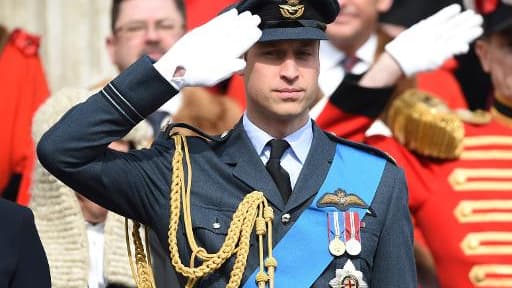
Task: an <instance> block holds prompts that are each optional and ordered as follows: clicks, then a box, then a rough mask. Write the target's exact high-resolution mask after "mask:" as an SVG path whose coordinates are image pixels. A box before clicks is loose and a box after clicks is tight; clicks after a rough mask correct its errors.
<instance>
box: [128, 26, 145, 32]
mask: <svg viewBox="0 0 512 288" xmlns="http://www.w3.org/2000/svg"><path fill="white" fill-rule="evenodd" d="M145 29H146V27H145V26H142V25H137V26H127V27H126V31H127V32H129V33H133V32H139V31H142V30H145Z"/></svg>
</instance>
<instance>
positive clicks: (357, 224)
mask: <svg viewBox="0 0 512 288" xmlns="http://www.w3.org/2000/svg"><path fill="white" fill-rule="evenodd" d="M344 214H345V240H346V241H348V240H350V239H355V240H357V241H359V242H361V233H360V231H361V221H359V214H356V213H354V212H345V213H344Z"/></svg>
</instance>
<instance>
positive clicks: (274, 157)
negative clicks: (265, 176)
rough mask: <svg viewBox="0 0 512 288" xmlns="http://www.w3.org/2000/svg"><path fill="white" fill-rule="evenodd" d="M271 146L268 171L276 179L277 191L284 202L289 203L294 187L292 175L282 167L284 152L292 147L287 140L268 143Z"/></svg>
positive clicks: (275, 140)
mask: <svg viewBox="0 0 512 288" xmlns="http://www.w3.org/2000/svg"><path fill="white" fill-rule="evenodd" d="M268 144H270V158H269V159H268V162H267V165H266V167H267V171H268V173H270V176H272V179H274V182H275V183H276V186H277V189H279V192H281V196H282V197H283V200H284V202H285V203H286V202H287V201H288V198H290V194H292V185H291V183H290V175H289V174H288V172H286V170H285V169H284V168H283V167H282V166H281V157H282V156H283V154H284V151H286V149H288V147H290V144H288V142H286V140H282V139H273V140H270V141H269V142H268Z"/></svg>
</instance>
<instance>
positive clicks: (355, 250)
mask: <svg viewBox="0 0 512 288" xmlns="http://www.w3.org/2000/svg"><path fill="white" fill-rule="evenodd" d="M346 249H347V253H348V254H350V255H352V256H356V255H359V253H361V242H359V241H357V240H356V239H350V240H348V241H347V248H346Z"/></svg>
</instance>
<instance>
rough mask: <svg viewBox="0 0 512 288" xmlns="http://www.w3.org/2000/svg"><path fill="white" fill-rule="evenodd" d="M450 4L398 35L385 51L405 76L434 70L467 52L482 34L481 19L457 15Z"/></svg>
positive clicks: (456, 6)
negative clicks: (453, 57) (455, 56)
mask: <svg viewBox="0 0 512 288" xmlns="http://www.w3.org/2000/svg"><path fill="white" fill-rule="evenodd" d="M460 11H461V7H460V5H459V4H452V5H450V6H448V7H445V8H443V9H442V10H440V11H439V12H437V13H436V14H434V15H432V16H430V17H428V18H426V19H424V20H422V21H420V22H418V23H416V24H415V25H413V26H411V27H410V28H409V29H407V30H405V31H404V32H402V33H400V34H399V35H398V36H397V37H396V38H395V39H394V40H393V41H391V42H390V43H388V44H387V45H386V47H385V49H386V51H387V52H388V53H389V54H390V55H391V56H392V57H393V58H394V59H395V60H396V61H397V62H398V64H399V65H400V67H401V68H402V71H403V72H404V73H405V75H407V76H411V75H414V74H416V73H418V72H422V71H428V70H432V69H436V68H438V67H439V66H441V65H442V64H443V63H444V61H446V60H447V59H449V58H450V57H452V56H454V55H457V54H463V53H466V52H468V50H469V44H470V43H471V42H472V41H473V40H475V39H476V38H477V37H478V36H480V35H481V34H482V32H483V29H482V27H481V25H482V22H483V19H482V16H480V15H479V14H476V13H475V12H474V11H473V10H466V11H464V12H462V13H461V12H460Z"/></svg>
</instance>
